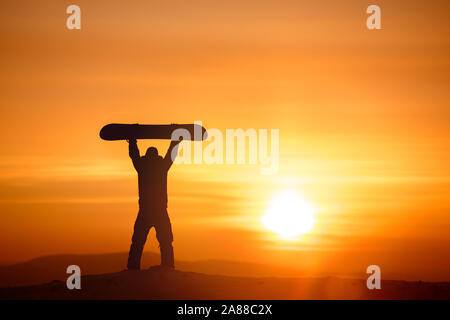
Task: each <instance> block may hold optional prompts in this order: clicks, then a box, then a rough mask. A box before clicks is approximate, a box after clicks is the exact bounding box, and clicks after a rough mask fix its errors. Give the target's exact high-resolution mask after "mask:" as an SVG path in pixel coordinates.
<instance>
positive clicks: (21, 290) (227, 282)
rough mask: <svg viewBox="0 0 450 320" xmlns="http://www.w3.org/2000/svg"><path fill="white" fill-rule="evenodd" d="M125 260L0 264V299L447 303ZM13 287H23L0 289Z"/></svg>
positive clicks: (286, 277)
mask: <svg viewBox="0 0 450 320" xmlns="http://www.w3.org/2000/svg"><path fill="white" fill-rule="evenodd" d="M126 258H127V256H126V253H116V254H103V255H58V256H49V257H42V258H37V259H33V260H31V261H28V262H25V263H20V264H15V265H10V266H1V267H0V287H3V288H2V289H0V299H450V283H449V282H440V283H431V282H418V281H399V280H382V282H381V286H382V289H381V290H368V289H367V287H366V279H349V278H347V279H344V278H339V277H304V276H301V277H300V276H298V271H294V270H291V269H282V268H280V267H274V266H265V265H260V264H254V263H244V262H233V261H219V260H211V261H197V262H186V261H179V266H178V267H177V270H171V269H161V268H158V267H152V268H150V269H147V268H148V267H149V266H151V265H155V264H158V263H159V256H158V255H157V254H156V253H151V252H146V253H144V255H143V263H142V267H143V268H145V269H144V270H142V271H136V272H117V270H120V267H121V266H122V265H123V262H124V261H126ZM69 264H77V265H79V266H80V267H81V271H82V275H83V276H82V280H81V290H68V289H67V287H66V279H67V277H68V276H69V275H68V274H66V273H65V270H66V268H67V266H68V265H69ZM180 270H182V271H180ZM194 270H195V271H196V272H190V271H194ZM219 274H222V275H219ZM224 274H226V275H224ZM238 274H242V275H243V274H246V275H250V276H242V275H241V276H238ZM231 275H234V276H231ZM274 275H276V276H274ZM294 275H295V276H294ZM42 283H44V284H42ZM30 284H35V285H34V286H30ZM17 285H27V286H22V287H10V288H5V287H7V286H17Z"/></svg>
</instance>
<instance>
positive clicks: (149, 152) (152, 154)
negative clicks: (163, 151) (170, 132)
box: [145, 147, 158, 159]
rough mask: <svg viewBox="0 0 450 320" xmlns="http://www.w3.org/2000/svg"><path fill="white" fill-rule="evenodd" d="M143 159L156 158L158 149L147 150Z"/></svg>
mask: <svg viewBox="0 0 450 320" xmlns="http://www.w3.org/2000/svg"><path fill="white" fill-rule="evenodd" d="M145 157H146V158H148V159H156V158H158V149H156V148H155V147H150V148H148V149H147V152H146V153H145Z"/></svg>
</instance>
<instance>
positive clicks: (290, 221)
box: [261, 190, 315, 240]
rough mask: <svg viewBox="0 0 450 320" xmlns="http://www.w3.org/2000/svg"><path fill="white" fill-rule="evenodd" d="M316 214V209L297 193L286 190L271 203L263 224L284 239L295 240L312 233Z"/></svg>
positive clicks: (262, 220)
mask: <svg viewBox="0 0 450 320" xmlns="http://www.w3.org/2000/svg"><path fill="white" fill-rule="evenodd" d="M314 214H315V208H314V207H313V206H312V205H311V204H310V203H308V202H307V201H306V200H305V199H303V198H302V197H301V196H300V195H299V194H298V193H297V192H296V191H294V190H284V191H282V192H280V193H278V194H277V195H276V196H275V197H274V198H273V200H272V201H271V202H270V205H269V207H268V209H267V211H266V213H265V214H264V216H263V217H262V218H261V222H262V224H263V225H264V227H265V228H266V229H268V230H270V231H273V232H276V233H277V234H278V235H279V236H280V237H282V238H283V239H289V240H294V239H296V236H298V235H301V234H305V233H308V232H311V231H312V229H313V227H314V223H315V219H314Z"/></svg>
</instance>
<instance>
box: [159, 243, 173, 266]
mask: <svg viewBox="0 0 450 320" xmlns="http://www.w3.org/2000/svg"><path fill="white" fill-rule="evenodd" d="M159 249H160V251H161V266H162V267H167V268H171V269H174V268H175V262H174V257H173V247H172V244H170V245H166V246H160V248H159Z"/></svg>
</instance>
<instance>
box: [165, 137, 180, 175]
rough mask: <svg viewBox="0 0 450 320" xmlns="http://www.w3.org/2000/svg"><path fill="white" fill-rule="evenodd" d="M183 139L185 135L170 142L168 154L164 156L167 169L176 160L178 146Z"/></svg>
mask: <svg viewBox="0 0 450 320" xmlns="http://www.w3.org/2000/svg"><path fill="white" fill-rule="evenodd" d="M182 140H183V137H180V140H178V141H177V140H172V141H171V142H170V146H169V149H168V150H167V152H166V155H165V157H164V162H165V163H166V166H167V169H169V168H170V167H171V166H172V163H173V162H174V161H175V158H176V157H177V155H178V147H179V145H180V142H181V141H182Z"/></svg>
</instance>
